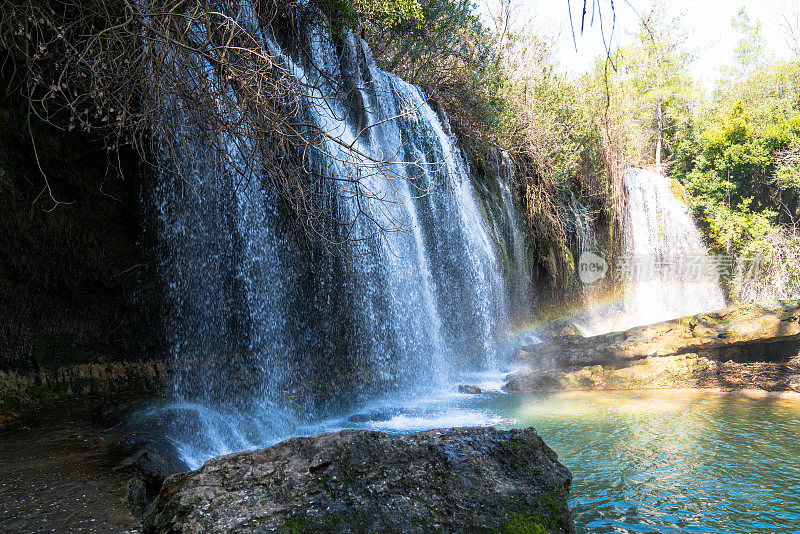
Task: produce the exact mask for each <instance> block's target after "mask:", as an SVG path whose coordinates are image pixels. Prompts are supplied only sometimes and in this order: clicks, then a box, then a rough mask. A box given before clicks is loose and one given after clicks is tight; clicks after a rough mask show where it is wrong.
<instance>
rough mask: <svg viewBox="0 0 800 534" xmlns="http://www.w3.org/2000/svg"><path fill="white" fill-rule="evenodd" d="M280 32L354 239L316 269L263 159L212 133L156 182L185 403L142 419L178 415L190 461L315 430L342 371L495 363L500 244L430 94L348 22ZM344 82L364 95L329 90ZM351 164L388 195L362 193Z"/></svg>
mask: <svg viewBox="0 0 800 534" xmlns="http://www.w3.org/2000/svg"><path fill="white" fill-rule="evenodd" d="M270 45H271V46H273V47H274V48H273V49H272V50H270V54H272V55H273V56H274V57H275V58H276V59H275V60H276V61H277V62H281V63H282V64H283V65H284V67H285V69H286V70H287V71H288V72H290V73H291V74H292V75H293V76H294V77H296V78H297V79H298V80H299V81H300V82H301V83H302V84H304V85H305V86H308V87H314V88H315V89H314V90H313V91H310V92H309V94H308V95H306V97H305V98H304V99H303V101H302V112H301V115H302V117H301V119H302V120H301V121H299V122H302V123H305V124H307V125H308V128H309V129H310V130H311V131H313V130H314V129H315V128H316V129H319V130H321V131H325V132H327V133H328V134H329V138H327V139H325V140H324V141H323V142H322V143H321V144H320V146H319V148H318V149H317V150H315V151H314V153H313V154H311V163H312V166H313V170H314V171H315V172H316V173H317V174H319V175H320V176H321V178H320V182H321V193H320V194H321V195H322V196H323V197H324V198H325V202H327V203H328V204H329V205H331V206H333V207H334V211H335V213H337V214H338V215H337V216H339V217H341V218H342V220H347V221H353V224H352V232H351V236H350V239H349V240H348V241H347V245H346V248H345V249H344V250H338V251H334V252H327V253H326V255H324V258H323V261H322V265H323V266H324V267H326V268H323V269H320V268H319V267H317V268H316V269H311V268H309V267H308V266H307V263H308V262H306V261H305V260H304V259H303V258H302V257H298V256H299V254H298V251H297V250H296V249H294V248H293V246H292V244H291V243H290V242H288V241H287V239H286V238H284V237H283V235H282V233H281V231H280V225H281V218H280V214H279V209H278V207H277V206H276V205H274V201H273V200H272V197H273V196H274V195H272V194H271V191H270V190H269V185H268V183H269V182H268V181H266V180H263V179H261V177H260V176H258V171H257V169H258V168H259V166H258V165H257V164H255V163H254V162H252V161H247V162H245V161H241V162H234V163H233V165H235V166H237V168H236V169H231V168H230V165H231V163H230V162H227V161H226V162H222V161H219V160H218V158H217V157H216V156H215V154H214V153H212V152H210V151H208V150H207V149H206V147H205V143H204V141H203V139H202V138H198V139H197V142H196V144H194V145H193V146H191V147H189V149H188V150H189V151H190V152H191V153H190V154H186V158H185V159H184V160H183V161H184V163H182V165H183V168H182V173H181V174H182V179H181V180H179V179H176V178H175V177H174V176H171V175H169V174H167V173H164V174H163V175H161V176H160V177H159V184H160V185H159V187H158V188H157V190H156V199H155V202H156V204H157V207H158V210H159V219H160V225H159V226H160V228H159V238H160V243H161V253H162V263H163V270H164V273H165V281H166V285H167V291H168V297H169V300H170V303H171V310H170V311H169V312H168V314H167V316H168V317H167V329H168V331H169V335H170V340H171V345H172V350H173V353H174V359H175V361H176V367H177V372H176V380H175V384H174V392H175V398H176V402H175V403H172V404H170V405H169V406H166V407H160V408H158V409H153V410H152V411H151V412H150V413H149V414H147V413H146V414H144V415H145V417H147V416H148V415H154V413H155V412H156V411H158V412H159V414H163V413H165V412H166V413H168V414H169V416H170V417H169V420H168V422H167V423H166V424H165V429H164V431H165V434H166V435H167V436H168V437H170V438H171V439H173V440H174V441H175V442H176V443H177V444H178V445H179V447H180V448H181V450H182V453H183V455H184V458H185V459H186V460H187V462H188V463H189V464H190V465H191V466H193V467H194V466H196V465H198V464H199V463H200V462H201V461H203V460H205V459H206V458H208V457H211V456H214V455H217V454H221V453H226V452H230V451H233V450H240V449H247V448H253V447H256V446H263V445H266V444H269V443H271V442H274V441H275V440H277V439H280V438H282V437H285V436H287V435H289V434H297V433H303V432H306V431H310V430H309V429H310V428H312V427H313V424H314V421H315V420H316V419H318V418H319V417H320V416H321V415H323V414H322V413H318V411H319V410H318V407H319V406H320V405H319V403H318V402H317V401H318V400H319V399H318V398H316V397H318V396H319V397H324V396H326V395H327V396H330V395H331V392H330V391H327V390H325V391H321V390H322V389H323V388H325V387H328V385H329V384H330V383H331V382H336V381H337V380H340V381H342V382H347V383H350V384H351V385H354V384H361V386H362V387H361V389H362V390H363V391H364V392H372V393H373V394H374V392H375V391H387V390H397V389H406V390H407V389H409V388H417V389H420V388H430V387H433V386H437V385H438V386H441V385H443V384H447V383H448V381H449V380H451V379H452V375H453V372H455V371H463V370H465V369H478V368H481V367H484V368H485V367H487V366H491V365H492V364H493V362H494V361H495V350H496V348H495V347H496V344H495V341H496V338H497V336H498V334H499V333H500V332H501V331H502V329H503V328H504V326H505V322H506V315H505V314H506V303H505V294H504V283H503V279H502V275H501V269H500V267H499V265H498V261H497V258H496V246H495V244H494V243H493V241H492V240H491V239H490V235H489V232H488V231H487V228H486V223H485V221H484V220H483V218H482V216H481V212H480V209H479V208H478V205H477V201H476V198H475V191H474V190H473V185H472V182H471V178H470V174H469V169H468V167H467V165H466V162H465V161H464V159H463V157H462V155H461V154H460V153H459V151H458V150H456V149H455V145H454V140H453V138H452V136H451V134H450V133H449V128H448V125H447V123H446V121H445V120H444V119H443V118H440V117H439V116H438V115H437V114H436V113H435V112H434V111H433V109H431V107H430V106H429V105H428V104H427V102H426V98H425V96H424V94H423V93H422V92H421V91H420V89H419V88H417V87H414V86H411V85H409V84H407V83H405V82H403V81H402V80H400V79H399V78H397V77H396V76H393V75H391V74H389V73H386V72H383V71H381V70H380V69H378V68H377V67H376V66H375V64H374V62H373V61H372V59H371V56H370V52H369V49H368V47H367V46H366V44H365V43H364V42H363V41H361V40H360V39H357V38H355V37H353V36H352V35H349V36H345V37H344V38H343V40H342V42H341V43H340V44H339V48H337V47H334V46H333V44H332V43H331V39H330V38H329V37H327V36H326V35H322V34H320V33H318V32H313V31H312V32H310V36H309V38H308V47H307V48H308V50H309V52H310V54H308V56H302V55H301V56H300V58H299V59H298V58H294V57H292V55H291V54H289V53H286V52H284V51H282V50H281V49H280V47H278V46H277V45H275V44H274V43H272V42H270ZM344 86H347V87H351V88H354V90H353V91H351V92H350V94H349V95H348V97H347V99H342V98H334V97H333V96H332V95H336V94H338V93H339V91H338V89H340V88H341V87H344ZM165 105H166V106H167V107H169V108H170V109H171V110H172V115H171V116H172V120H173V121H174V123H175V124H174V128H176V131H177V129H187V128H191V127H192V125H191V124H188V123H187V122H186V121H185V120H184V119H183V116H182V114H181V113H180V109H181V105H180V103H175V102H172V103H170V102H167V103H165ZM365 127H367V128H366V129H364V128H365ZM353 148H355V152H356V153H358V154H362V155H363V156H364V157H365V158H366V160H369V161H374V160H382V161H384V163H383V164H382V171H381V172H380V173H371V172H367V171H365V170H364V169H368V168H369V166H368V165H364V166H363V167H362V166H357V165H356V166H354V163H353V155H352V154H353V152H354V151H353V150H352V149H353ZM387 173H388V174H389V175H391V176H390V178H391V179H387ZM242 176H244V177H245V179H241V177H242ZM354 176H356V180H357V185H359V186H361V187H364V188H367V189H369V190H371V191H372V192H373V193H374V197H376V198H380V199H381V200H376V198H372V199H365V198H364V197H363V196H356V195H354V194H353V186H354V182H353V177H354ZM248 178H249V179H248ZM365 212H366V215H368V216H364V215H365ZM387 229H388V231H387ZM352 374H358V376H357V377H355V378H354V377H352V376H350V375H352ZM343 375H344V376H345V378H342V376H343ZM309 390H311V391H309ZM318 393H319V394H318ZM309 425H311V426H309Z"/></svg>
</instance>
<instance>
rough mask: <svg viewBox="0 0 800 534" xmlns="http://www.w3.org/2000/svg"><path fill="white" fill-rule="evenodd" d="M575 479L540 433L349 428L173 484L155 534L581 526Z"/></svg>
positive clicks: (216, 462)
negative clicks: (572, 507)
mask: <svg viewBox="0 0 800 534" xmlns="http://www.w3.org/2000/svg"><path fill="white" fill-rule="evenodd" d="M571 482H572V476H571V474H570V472H569V471H568V470H567V469H566V468H565V467H564V466H563V465H561V464H560V463H559V462H558V457H557V456H556V453H555V452H553V451H552V450H551V449H550V448H549V447H548V446H547V445H545V443H544V442H543V441H542V439H541V438H540V437H539V436H538V434H537V433H536V431H535V430H534V429H532V428H529V429H526V430H505V431H503V430H495V429H493V428H456V429H449V430H430V431H427V432H420V433H418V434H414V435H411V436H397V437H390V436H388V435H387V434H384V433H382V432H375V431H369V430H342V431H340V432H335V433H329V434H320V435H318V436H314V437H309V438H305V437H298V438H292V439H288V440H286V441H283V442H281V443H278V444H277V445H274V446H272V447H269V448H267V449H262V450H257V451H252V452H249V451H248V452H241V453H236V454H231V455H227V456H220V457H218V458H214V459H212V460H209V461H208V462H207V463H206V464H205V465H204V466H203V467H202V468H200V469H198V470H197V471H190V472H188V473H180V474H177V475H173V476H171V477H170V478H168V479H167V481H166V482H165V483H164V486H163V488H162V489H161V493H160V494H159V496H158V498H157V500H156V504H155V507H154V511H153V512H152V513H151V514H150V515H149V516H148V517H147V519H146V521H145V529H144V531H145V532H146V533H155V532H230V531H235V532H290V533H299V532H357V533H358V532H363V533H367V532H375V533H377V532H401V533H402V532H409V533H410V532H415V533H416V532H419V533H423V532H486V533H490V532H530V533H544V532H573V531H574V528H573V524H572V519H571V516H570V513H569V509H568V507H567V497H568V494H569V489H570V484H571Z"/></svg>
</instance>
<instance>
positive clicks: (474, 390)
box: [458, 384, 482, 395]
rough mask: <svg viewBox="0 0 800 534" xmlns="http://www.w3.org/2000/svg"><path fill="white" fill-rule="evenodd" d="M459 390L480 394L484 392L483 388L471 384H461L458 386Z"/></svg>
mask: <svg viewBox="0 0 800 534" xmlns="http://www.w3.org/2000/svg"><path fill="white" fill-rule="evenodd" d="M458 392H459V393H468V394H470V395H480V394H481V393H482V392H481V388H479V387H478V386H475V385H470V384H461V385H460V386H458Z"/></svg>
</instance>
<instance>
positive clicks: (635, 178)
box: [618, 168, 725, 327]
mask: <svg viewBox="0 0 800 534" xmlns="http://www.w3.org/2000/svg"><path fill="white" fill-rule="evenodd" d="M624 185H625V191H626V194H627V211H626V214H625V215H626V218H625V239H624V246H625V252H626V256H625V257H624V258H623V260H624V261H622V262H620V263H621V265H619V266H618V270H620V271H622V272H624V274H625V275H626V276H625V278H630V279H631V281H630V282H629V283H628V284H627V287H626V292H625V300H624V313H625V316H626V317H627V325H628V326H629V327H630V326H637V325H644V324H650V323H656V322H659V321H665V320H668V319H674V318H678V317H683V316H686V315H694V314H696V313H702V312H707V311H711V310H715V309H720V308H724V307H725V297H724V295H723V293H722V290H721V289H720V286H719V277H718V271H717V268H718V267H717V265H716V264H715V263H714V262H713V261H712V258H710V257H709V255H708V252H707V250H706V247H705V245H704V244H703V240H702V238H701V236H700V232H699V231H698V229H697V227H696V226H695V224H694V221H693V220H692V218H691V215H690V214H689V212H688V210H687V208H686V206H685V205H684V204H683V203H682V202H681V200H679V199H678V197H677V196H676V192H674V191H673V190H672V188H671V187H670V181H669V179H668V178H666V177H664V176H662V175H660V174H656V173H654V172H651V171H646V170H642V169H635V168H631V169H629V170H628V171H627V173H626V175H625V177H624Z"/></svg>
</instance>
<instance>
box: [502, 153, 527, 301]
mask: <svg viewBox="0 0 800 534" xmlns="http://www.w3.org/2000/svg"><path fill="white" fill-rule="evenodd" d="M498 167H499V168H498V169H497V172H496V176H497V187H498V189H499V190H500V204H501V206H502V207H503V222H504V223H505V224H503V225H502V227H503V228H504V229H505V232H504V233H505V235H504V236H503V242H504V243H505V244H506V254H507V255H508V256H510V258H509V259H510V264H511V266H512V267H513V268H514V269H515V272H514V273H513V274H512V275H511V276H510V277H511V282H512V284H513V285H512V287H511V288H510V293H511V299H512V302H513V304H512V307H513V311H514V312H516V313H518V314H521V315H523V316H524V315H528V311H529V306H530V303H531V295H530V291H531V271H530V265H529V262H528V251H527V247H526V244H525V235H524V234H523V232H522V221H521V220H520V211H519V209H518V207H517V204H516V202H514V197H515V195H514V194H512V192H511V184H513V183H514V181H515V175H516V169H515V167H514V160H512V159H511V156H510V155H509V154H508V152H506V151H505V150H503V151H500V158H499V165H498Z"/></svg>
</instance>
